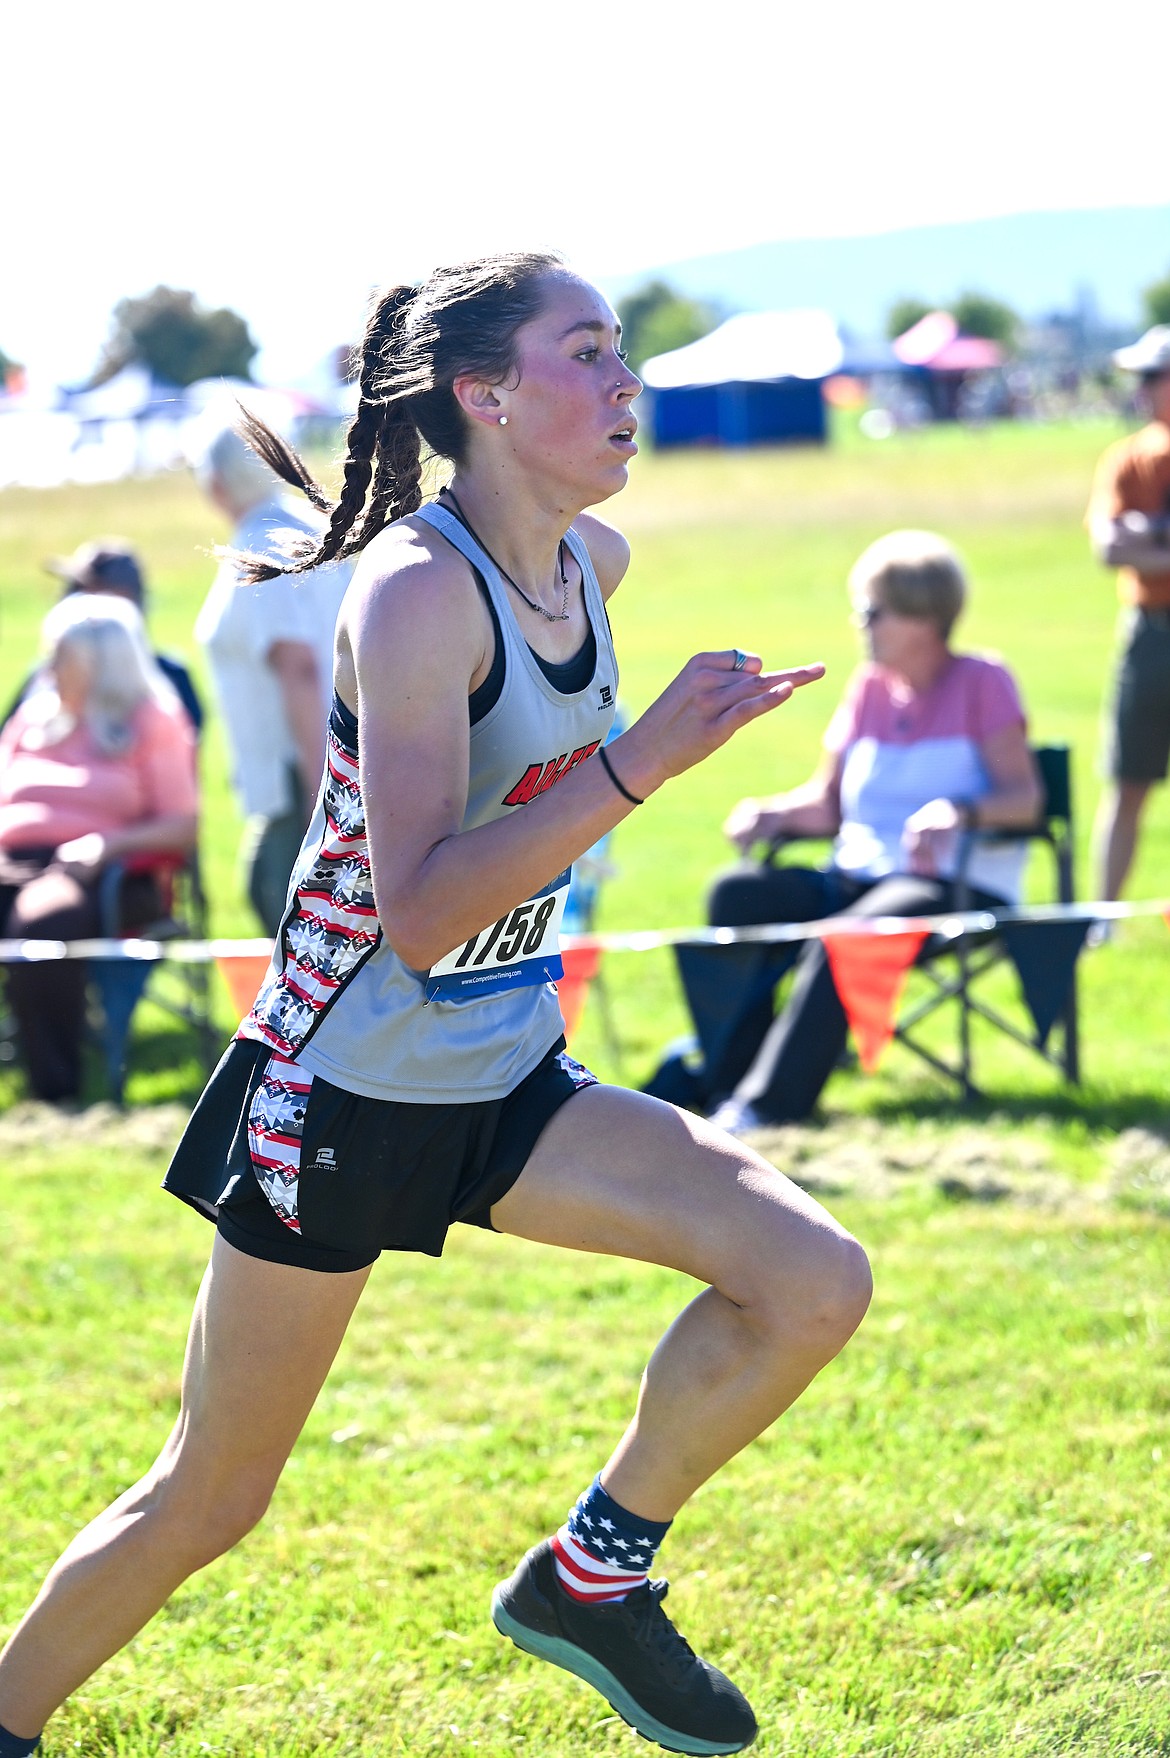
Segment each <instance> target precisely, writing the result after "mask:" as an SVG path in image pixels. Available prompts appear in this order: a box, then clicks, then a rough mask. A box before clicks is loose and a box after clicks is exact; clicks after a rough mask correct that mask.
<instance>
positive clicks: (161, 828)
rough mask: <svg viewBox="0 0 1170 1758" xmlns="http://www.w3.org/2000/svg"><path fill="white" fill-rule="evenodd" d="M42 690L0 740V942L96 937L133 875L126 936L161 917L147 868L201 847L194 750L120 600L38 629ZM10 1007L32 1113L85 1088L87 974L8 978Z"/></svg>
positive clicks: (73, 603)
mask: <svg viewBox="0 0 1170 1758" xmlns="http://www.w3.org/2000/svg"><path fill="white" fill-rule="evenodd" d="M42 640H43V644H44V648H45V652H46V663H45V667H44V670H43V672H42V674H41V683H40V686H39V687H38V688H36V689H34V690H33V691H32V692H31V694H30V695H29V696H28V697H26V699H25V700H24V701H23V702H22V703H21V704H20V706H19V708H18V709H17V710H16V712H15V713H14V714H13V716H12V718H11V720H10V721H9V722H8V723H7V725H6V726H5V728H4V730H3V733H2V734H0V936H2V937H3V938H5V939H34V940H77V939H85V938H88V937H90V936H92V935H95V934H97V933H98V932H99V930H100V925H101V910H100V903H99V896H98V887H99V883H100V880H101V876H102V873H103V871H104V870H105V869H106V868H107V867H108V866H109V864H110V863H111V862H113V861H122V862H125V863H127V865H128V868H129V871H128V874H127V877H126V878H125V879H124V881H123V885H122V895H121V925H122V927H123V928H136V927H142V926H143V925H144V924H146V923H147V922H149V921H150V920H151V919H152V918H154V917H157V916H158V915H160V914H161V913H162V897H161V894H160V890H159V886H158V882H157V880H156V878H155V877H154V876H153V875H152V873H151V872H150V870H149V866H148V864H147V857H150V856H164V855H174V856H176V857H179V858H181V857H183V856H185V855H187V854H189V853H190V852H191V851H192V850H193V848H194V846H195V834H196V822H197V810H198V801H197V794H196V779H195V742H194V733H193V731H192V728H191V725H190V721H189V720H188V718H187V715H186V713H185V712H184V710H183V708H182V706H181V705H180V703H179V700H178V697H177V696H176V695H175V692H174V691H173V689H172V688H171V686H170V685H169V684H168V683H167V681H166V679H165V678H164V677H163V675H162V673H161V672H160V670H159V668H158V666H157V665H156V664H155V662H154V660H153V659H152V658H151V656H150V652H149V649H148V647H147V645H146V641H145V635H144V630H143V624H142V618H141V616H140V614H139V612H138V611H137V610H136V609H135V607H134V606H133V605H132V604H130V603H129V602H127V601H126V600H125V599H123V598H117V597H114V596H106V595H102V594H93V593H85V594H77V595H76V596H70V597H68V598H66V599H64V600H63V601H62V602H61V603H60V604H59V605H57V606H55V608H54V609H53V610H52V611H50V612H49V615H48V616H47V617H46V618H45V622H44V625H43V629H42ZM7 988H8V1000H9V1004H10V1006H11V1008H12V1011H13V1014H14V1015H15V1017H16V1022H17V1028H18V1031H19V1035H20V1043H21V1049H22V1051H23V1055H24V1060H25V1064H26V1067H27V1071H28V1078H29V1085H30V1087H31V1090H32V1092H33V1094H34V1095H35V1096H36V1097H37V1098H39V1099H46V1100H49V1101H53V1102H57V1101H60V1100H68V1099H73V1098H76V1097H77V1096H78V1094H79V1092H80V1088H81V1035H82V1026H83V1021H84V1016H85V1007H84V992H85V965H84V963H83V962H81V961H79V960H72V959H66V960H59V961H58V960H54V961H51V962H45V963H29V964H19V963H18V964H11V965H9V966H8V970H7Z"/></svg>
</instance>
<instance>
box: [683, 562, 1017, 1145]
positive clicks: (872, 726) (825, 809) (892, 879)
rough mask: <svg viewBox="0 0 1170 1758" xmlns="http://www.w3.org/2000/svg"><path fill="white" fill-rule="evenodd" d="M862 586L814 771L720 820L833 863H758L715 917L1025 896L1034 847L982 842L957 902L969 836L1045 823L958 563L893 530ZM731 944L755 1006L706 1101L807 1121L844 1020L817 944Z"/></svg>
mask: <svg viewBox="0 0 1170 1758" xmlns="http://www.w3.org/2000/svg"><path fill="white" fill-rule="evenodd" d="M849 591H850V595H851V597H852V601H853V620H854V622H855V623H856V625H857V627H858V629H859V630H860V631H861V635H862V639H863V640H864V642H865V644H866V647H867V649H868V655H867V658H866V660H865V661H863V663H862V664H861V665H860V666H859V667H858V669H857V670H856V671H855V672H854V674H853V676H852V677H851V678H850V680H849V682H848V684H847V686H846V689H845V694H844V698H843V700H842V701H841V703H840V705H839V706H838V708H837V711H836V713H835V714H834V715H833V718H832V720H831V721H830V723H829V727H828V730H827V732H826V734H825V738H824V756H823V758H822V761H821V763H820V766H819V768H818V769H817V771H816V773H815V775H814V776H813V777H812V779H811V780H809V781H807V782H805V783H804V785H803V786H801V787H797V788H793V789H792V790H791V791H790V792H788V793H783V794H777V795H776V796H775V797H773V798H771V799H763V800H750V799H749V800H741V801H740V802H739V804H738V805H737V806H736V807H735V808H734V810H733V811H732V812H731V814H730V816H729V818H728V820H727V823H726V824H725V826H724V830H725V834H726V835H727V836H728V837H729V838H730V840H731V841H732V842H733V843H735V844H736V845H737V846H738V847H739V848H740V849H741V850H742V851H743V853H744V855H745V856H746V855H747V854H748V853H749V852H750V850H751V849H752V847H753V846H754V845H755V844H757V843H773V842H775V841H777V840H782V839H784V838H785V837H792V838H798V837H800V838H803V837H820V836H831V837H833V838H835V841H834V844H833V852H832V858H831V860H830V863H829V865H828V866H827V867H825V868H824V869H822V870H813V869H810V868H807V867H800V866H796V865H779V864H777V865H772V864H767V863H764V864H750V863H746V862H745V864H744V865H741V866H740V867H738V868H736V869H734V870H732V871H730V872H728V873H726V874H724V875H723V876H722V877H720V878H719V879H718V880H717V882H716V883H715V885H714V887H713V889H712V893H711V897H710V901H709V918H710V921H711V922H712V924H713V925H716V926H724V927H743V926H746V925H748V924H755V923H763V922H807V921H815V920H818V919H819V918H821V917H824V916H830V915H835V914H837V913H846V914H849V915H864V916H906V915H924V914H936V913H938V912H940V911H942V912H945V911H947V910H951V909H954V908H955V907H956V906H957V903H958V902H960V901H962V900H963V899H966V901H968V902H969V903H970V904H971V905H972V906H973V907H994V906H995V905H996V904H1002V903H1004V902H1009V903H1011V902H1018V900H1019V895H1020V888H1021V884H1022V880H1023V868H1024V860H1025V854H1026V845H1025V844H1024V843H1023V841H1022V840H1015V839H1006V840H997V841H996V842H994V843H990V842H989V843H985V844H980V843H979V842H978V841H976V842H975V843H974V845H973V847H972V850H971V854H970V858H969V860H968V861H967V862H966V865H965V870H964V873H963V877H962V886H963V891H962V896H961V897H960V894H959V891H958V889H957V886H956V879H957V861H958V857H959V846H960V833H961V832H962V831H964V830H967V829H971V828H976V827H977V828H981V829H996V830H1002V829H1011V828H1013V827H1016V826H1020V827H1023V826H1027V825H1030V824H1033V823H1034V822H1035V820H1036V816H1037V813H1038V812H1039V809H1040V802H1041V789H1040V782H1039V777H1038V775H1037V772H1036V767H1035V763H1034V760H1033V757H1032V754H1031V751H1030V750H1029V748H1028V744H1027V740H1026V736H1025V718H1024V711H1023V708H1022V707H1021V704H1020V696H1019V692H1018V690H1017V688H1016V685H1015V682H1014V680H1013V678H1012V675H1011V673H1010V672H1009V671H1008V670H1007V668H1006V667H1005V666H1004V665H1002V664H1001V663H1000V662H999V661H998V660H996V659H992V658H989V657H986V658H985V657H978V656H976V655H975V654H970V653H956V652H955V651H954V650H953V649H952V647H951V631H952V628H953V626H954V623H955V621H956V618H957V617H958V615H959V612H960V611H961V609H962V607H963V602H964V599H965V596H966V581H965V578H964V573H963V569H962V567H961V565H960V563H959V560H958V557H957V556H956V555H955V553H954V551H953V550H952V549H951V548H950V546H949V545H948V544H947V543H945V542H944V541H943V539H942V538H940V537H936V536H934V535H933V534H932V533H930V532H926V531H894V532H891V533H890V534H889V535H888V536H886V537H883V538H880V539H879V540H878V541H877V542H876V543H874V544H872V545H871V546H870V547H869V548H868V549H867V550H866V551H865V553H864V554H863V555H862V556H861V557H860V559H859V560H858V561H857V563H856V564H855V565H854V567H853V570H852V572H851V573H850V576H849ZM702 950H703V951H704V952H705V951H706V949H702ZM710 950H711V954H712V955H713V956H714V957H717V956H718V954H719V952H720V950H722V949H719V948H712V949H710ZM727 950H728V951H731V950H732V949H730V948H729V949H727ZM734 952H735V955H736V961H737V962H736V966H735V974H736V980H737V982H742V990H741V991H740V992H741V993H742V994H743V995H744V997H745V1000H744V1003H743V1009H742V1012H741V1013H740V1015H739V1017H738V1018H735V1019H733V1022H732V1026H731V1029H730V1030H729V1031H728V1032H727V1034H726V1036H725V1040H724V1042H725V1049H724V1050H723V1052H722V1054H721V1055H720V1056H719V1057H718V1059H717V1061H718V1065H717V1066H712V1067H711V1068H710V1069H709V1070H708V1083H707V1094H708V1103H709V1104H714V1109H713V1111H712V1115H713V1118H714V1120H715V1121H716V1122H718V1123H719V1124H720V1125H721V1126H722V1127H723V1128H725V1129H728V1130H730V1131H731V1132H732V1133H742V1132H743V1131H745V1130H750V1129H752V1128H755V1127H758V1126H760V1125H762V1124H769V1123H782V1122H793V1121H797V1120H799V1119H801V1118H804V1117H807V1116H808V1115H809V1113H810V1112H811V1111H812V1109H813V1106H814V1105H815V1104H816V1101H817V1098H818V1096H819V1094H820V1092H821V1089H822V1088H823V1086H824V1084H825V1081H826V1080H827V1079H828V1077H829V1074H830V1073H831V1071H832V1069H833V1067H834V1065H835V1064H836V1063H837V1061H838V1060H839V1059H840V1056H841V1053H842V1051H843V1049H844V1047H845V1040H846V1035H847V1029H848V1028H847V1024H846V1018H845V1014H844V1011H843V1009H842V1007H841V1003H840V1001H839V1000H838V997H837V992H836V989H835V987H834V984H833V978H832V974H831V972H830V970H829V965H828V959H827V957H826V954H825V951H824V947H823V944H822V943H821V942H820V941H819V940H815V939H814V940H808V941H804V942H796V943H794V944H789V945H787V946H784V945H774V946H771V947H766V946H759V947H751V948H748V947H746V946H739V947H736V948H735V949H734ZM794 964H795V967H796V975H795V978H794V981H793V985H792V990H791V994H790V996H789V999H788V1002H787V1005H786V1006H785V1007H784V1008H783V1010H782V1011H781V1012H780V1013H779V1014H778V1015H777V1016H776V1017H775V1018H773V999H772V991H773V989H774V987H775V983H776V981H777V980H778V979H779V977H780V976H781V975H783V973H784V972H785V971H786V970H787V969H789V968H790V967H791V966H792V965H794ZM730 969H731V967H730V966H729V973H728V974H729V975H730ZM720 1099H721V1101H722V1102H719V1103H716V1102H715V1101H718V1100H720Z"/></svg>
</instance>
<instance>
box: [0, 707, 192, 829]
mask: <svg viewBox="0 0 1170 1758" xmlns="http://www.w3.org/2000/svg"><path fill="white" fill-rule="evenodd" d="M43 712H44V709H43V700H42V702H41V703H38V702H37V701H36V699H35V698H33V699H31V700H30V701H29V702H22V703H21V705H20V707H19V708H18V709H17V710H16V712H15V714H14V715H13V716H12V719H11V720H10V721H9V722H8V725H7V726H6V727H5V728H4V731H3V733H0V849H9V850H16V849H26V848H57V847H59V846H60V844H61V843H63V842H70V841H71V840H72V839H73V838H74V837H75V836H85V835H87V834H88V833H89V832H91V831H95V830H96V831H100V832H102V833H103V834H108V833H109V832H110V831H113V830H122V829H124V828H126V827H127V826H128V825H131V824H141V823H144V822H146V821H147V820H149V819H152V818H161V817H169V816H171V815H172V814H174V813H186V812H190V813H193V812H195V811H196V810H197V808H198V803H199V801H198V791H197V786H196V780H195V738H194V734H193V732H192V729H191V724H190V721H189V720H188V718H187V715H186V714H185V713H184V711H183V709H182V707H181V705H180V704H179V703H178V702H176V703H175V705H174V707H173V708H164V707H163V706H162V705H161V704H160V703H158V702H156V701H154V699H153V698H148V699H147V700H146V701H145V702H143V703H142V704H141V705H140V707H139V708H138V709H137V710H136V712H135V715H134V721H133V729H134V737H133V739H132V741H131V743H130V746H129V748H128V749H127V750H125V751H122V752H119V753H118V754H117V755H116V756H111V755H109V754H107V753H106V752H103V751H99V750H98V748H97V746H96V745H95V743H94V740H93V737H92V735H91V733H90V731H89V729H88V727H85V726H75V727H74V728H73V730H72V731H71V732H69V733H67V734H66V735H65V737H64V738H63V739H59V740H58V741H57V743H56V744H52V745H40V744H39V742H38V735H39V732H40V728H41V727H42V726H43V724H44V722H43V719H42V716H43Z"/></svg>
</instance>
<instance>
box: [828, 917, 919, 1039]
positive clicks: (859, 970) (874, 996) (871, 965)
mask: <svg viewBox="0 0 1170 1758" xmlns="http://www.w3.org/2000/svg"><path fill="white" fill-rule="evenodd" d="M925 939H926V930H925V929H924V928H921V929H919V928H916V929H913V930H909V931H907V932H906V933H904V934H826V935H825V952H826V954H827V955H828V960H829V969H830V970H831V971H832V973H833V982H834V983H835V984H836V988H837V994H838V996H839V998H840V1001H841V1005H842V1007H843V1008H844V1009H845V1017H846V1019H847V1020H848V1021H849V1027H850V1030H851V1031H852V1033H853V1036H854V1039H855V1041H856V1044H857V1054H858V1055H859V1056H860V1058H861V1066H862V1068H864V1070H865V1072H866V1074H872V1073H873V1071H874V1069H875V1068H876V1067H877V1065H878V1062H879V1061H880V1059H881V1054H882V1051H883V1050H884V1049H885V1047H886V1045H887V1044H888V1043H889V1041H890V1039H891V1038H892V1037H893V1035H894V1018H895V1014H896V1011H897V1006H898V997H899V996H900V995H901V993H902V985H903V983H904V982H905V981H906V972H907V971H908V970H909V969H910V966H911V965H912V964H913V963H914V960H915V959H916V958H917V957H918V953H919V949H920V948H921V946H922V942H923V941H924V940H925Z"/></svg>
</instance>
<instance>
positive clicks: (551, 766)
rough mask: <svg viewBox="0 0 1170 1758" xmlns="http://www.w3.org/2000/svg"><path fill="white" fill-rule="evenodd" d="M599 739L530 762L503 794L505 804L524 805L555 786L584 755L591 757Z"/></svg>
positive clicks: (584, 757) (582, 761)
mask: <svg viewBox="0 0 1170 1758" xmlns="http://www.w3.org/2000/svg"><path fill="white" fill-rule="evenodd" d="M600 743H601V740H600V739H594V740H593V741H592V743H590V744H588V745H579V746H578V748H577V749H576V750H575V751H563V752H562V753H561V755H560V756H559V757H553V758H552V759H551V760H550V761H549V762H548V763H530V764H529V765H528V768H527V769H526V770H525V771H524V774H523V775H522V776H521V777H520V779H519V781H518V782H517V783H516V785H515V787H513V788H512V789H511V790H510V791H509V792H508V793H506V794H505V795H504V804H505V806H526V805H527V804H528V802H529V800H534V799H535V798H536V796H537V794H542V793H543V792H544V791H545V789H546V788H549V787H555V786H556V784H557V782H558V781H563V780H564V778H565V776H566V775H568V773H569V771H570V769H576V767H577V765H578V763H584V761H585V759H586V757H592V755H593V753H594V751H596V749H597V747H598V745H599V744H600Z"/></svg>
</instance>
